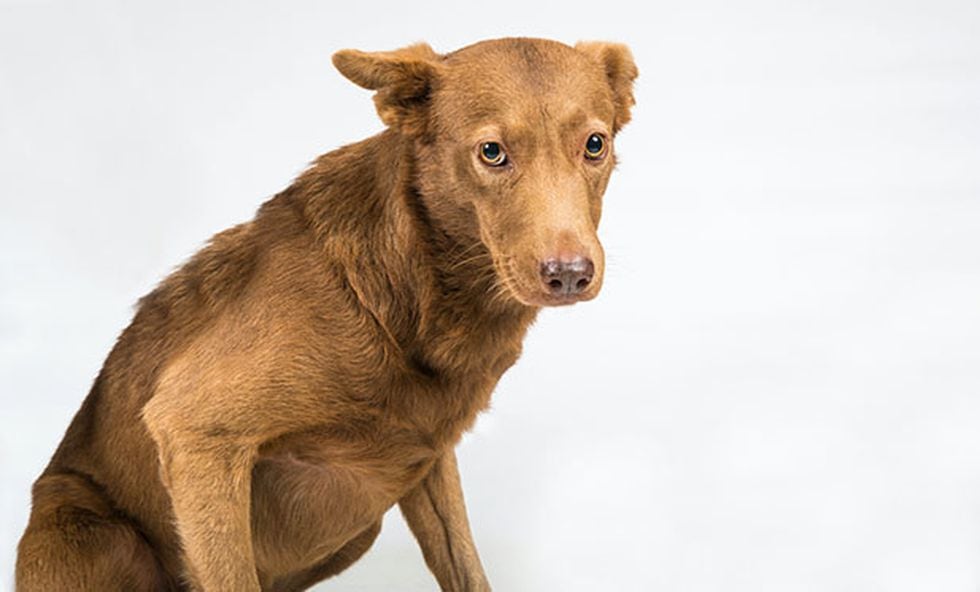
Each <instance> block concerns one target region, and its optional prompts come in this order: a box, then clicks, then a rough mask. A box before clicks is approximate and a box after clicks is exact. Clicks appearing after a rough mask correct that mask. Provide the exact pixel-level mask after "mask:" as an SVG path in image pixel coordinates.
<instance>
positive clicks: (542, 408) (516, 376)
mask: <svg viewBox="0 0 980 592" xmlns="http://www.w3.org/2000/svg"><path fill="white" fill-rule="evenodd" d="M0 2H3V3H4V4H3V6H2V7H0V397H2V403H0V404H2V407H0V588H5V587H10V586H11V583H12V566H13V557H14V548H15V544H16V540H17V539H18V538H19V536H20V533H21V531H22V529H23V527H24V524H25V521H26V517H27V513H28V507H29V506H28V504H29V497H28V492H29V486H30V483H31V481H32V480H33V479H34V478H35V477H36V476H37V474H38V473H39V472H40V471H41V469H42V468H43V466H44V464H45V463H46V462H47V459H48V458H49V456H50V455H51V453H52V452H53V450H54V447H55V446H56V444H57V443H58V441H59V440H60V438H61V434H62V432H63V430H64V429H65V427H66V426H67V424H68V421H69V419H70V417H71V415H72V414H73V413H74V412H75V410H76V409H77V407H78V406H79V404H80V403H81V401H82V399H83V397H84V396H85V394H86V392H87V390H88V387H89V385H90V383H91V381H92V379H93V378H94V376H95V375H96V373H97V371H98V369H99V366H100V364H101V363H102V360H103V359H104V357H105V355H106V354H107V352H108V351H109V349H110V347H111V345H112V343H113V341H114V339H115V337H116V336H117V335H118V333H119V332H120V331H121V330H122V328H123V327H124V326H125V325H126V324H127V323H128V322H129V319H130V317H131V314H132V308H131V307H132V305H133V304H134V303H135V302H136V300H137V298H138V297H139V296H141V295H142V294H144V293H146V292H147V291H148V290H150V289H151V287H152V286H153V285H154V284H155V283H156V282H157V281H159V280H160V279H161V278H162V277H164V275H166V274H167V273H168V272H169V271H170V270H171V269H173V268H174V266H176V265H177V264H179V263H180V262H181V261H182V260H184V259H185V258H186V257H188V256H189V255H190V254H191V253H193V252H194V251H195V250H196V249H197V248H199V247H200V246H201V244H202V243H203V241H204V240H205V239H206V238H208V237H209V236H210V235H211V234H213V233H215V232H217V231H219V230H221V229H223V228H225V227H228V226H230V225H232V224H235V223H237V222H240V221H243V220H245V219H248V218H249V217H251V215H252V213H253V212H254V210H255V209H256V207H257V206H258V205H259V204H260V203H261V202H262V201H264V200H265V199H267V198H269V197H270V196H271V195H273V194H274V193H275V192H277V191H278V190H280V189H282V188H284V187H285V186H286V185H287V184H288V183H289V182H290V180H291V179H292V178H293V177H294V176H295V175H296V174H297V173H298V172H299V171H300V170H301V169H302V168H303V167H304V166H305V163H306V162H308V161H310V160H311V159H312V158H313V157H315V156H316V155H317V154H320V153H323V152H326V151H328V150H331V149H333V148H336V147H338V146H340V145H342V144H345V143H348V142H351V141H355V140H358V139H360V138H363V137H366V136H368V135H370V134H373V133H375V132H377V131H378V130H379V129H380V123H379V122H378V120H377V118H376V116H375V114H374V110H373V107H372V105H371V101H370V95H369V93H368V92H366V91H363V90H361V89H358V88H356V87H354V86H353V85H352V84H350V83H349V82H347V81H346V80H344V79H343V78H342V77H341V76H340V75H339V74H338V73H337V72H336V71H334V70H333V69H332V67H331V65H330V55H331V53H332V52H334V51H336V50H338V49H341V48H345V47H353V48H359V49H368V50H374V49H392V48H395V47H398V46H401V45H404V44H408V43H411V42H414V41H419V40H426V41H429V42H430V43H431V44H432V45H433V46H434V47H435V48H436V49H437V50H442V51H449V50H452V49H455V48H457V47H460V46H462V45H466V44H468V43H471V42H474V41H477V40H479V39H483V38H489V37H499V36H505V35H532V36H540V37H551V38H556V39H558V40H561V41H565V42H569V43H573V42H575V41H576V40H579V39H609V40H617V41H622V42H626V43H628V44H630V45H631V46H632V48H633V52H634V54H635V56H636V60H637V62H638V64H639V67H640V70H641V78H640V80H639V81H638V87H637V93H636V94H637V100H638V105H637V107H636V109H635V120H634V122H633V123H631V124H630V125H629V126H628V127H627V128H626V129H625V131H624V132H623V133H622V135H621V136H620V138H619V141H618V143H617V147H618V150H619V153H620V157H621V165H620V167H619V170H618V172H617V173H616V174H615V176H614V180H613V182H612V184H611V185H610V187H609V191H608V194H607V199H606V204H607V205H606V214H605V218H604V220H603V227H602V232H601V235H602V238H603V241H604V243H605V245H606V249H607V252H608V258H609V264H608V270H607V273H608V275H607V278H606V283H605V288H604V290H603V294H602V295H601V296H600V297H599V299H598V300H596V301H594V302H590V303H588V304H584V305H580V306H576V307H573V308H571V309H563V310H549V311H546V312H545V313H544V314H543V315H542V317H541V319H540V321H539V322H538V323H537V325H536V326H535V327H534V328H533V329H532V331H531V333H530V336H529V337H528V340H527V344H526V349H525V353H524V356H523V358H522V359H521V360H520V362H518V364H517V366H516V367H515V368H514V369H513V370H512V371H510V372H509V373H508V374H507V375H506V376H505V378H504V380H503V381H502V382H501V384H500V387H499V388H498V389H497V392H496V395H495V398H494V408H493V409H492V410H491V411H490V412H489V413H487V414H485V415H484V416H483V417H482V418H481V419H480V421H479V423H478V425H477V427H476V429H475V430H474V432H473V433H472V434H470V435H468V436H467V437H466V438H465V439H464V441H463V443H462V444H461V446H460V449H459V450H460V452H459V454H460V458H461V467H462V472H463V479H464V487H465V490H466V494H467V500H468V503H469V506H470V516H471V520H472V523H473V529H474V531H475V535H476V539H477V543H478V545H479V547H480V549H481V552H482V556H483V558H484V562H485V564H486V566H487V570H488V572H489V573H490V576H491V579H492V581H493V582H494V584H495V587H496V589H498V590H502V591H541V590H544V591H552V590H554V591H590V592H591V591H631V590H665V591H721V590H724V591H726V592H727V591H746V592H750V591H751V592H759V591H769V590H771V591H778V592H783V591H788V590H789V591H808V590H821V591H834V592H837V591H856V592H858V591H859V592H868V591H913V590H916V591H929V592H935V591H943V592H946V591H959V590H963V591H976V590H977V589H978V587H980V172H978V171H980V3H978V2H976V0H970V1H964V2H958V3H957V2H936V1H931V2H925V1H923V2H918V3H913V2H901V1H881V2H869V1H863V0H861V1H849V2H803V1H793V2H777V1H771V2H765V1H758V0H755V1H747V2H737V3H735V2H725V1H724V0H705V1H697V0H696V1H693V2H691V1H683V2H682V1H675V2H669V3H668V2H652V3H642V4H639V3H638V4H636V5H633V6H627V5H616V4H613V3H610V2H605V1H598V0H597V1H593V2H588V3H585V2H580V3H574V4H573V3H570V2H548V3H545V2H538V3H534V2H528V1H523V2H509V1H503V0H490V1H485V2H479V3H457V2H453V3H449V2H446V3H442V4H439V5H438V6H437V5H436V3H427V4H425V5H423V4H422V3H411V2H405V1H401V2H391V3H380V2H369V1H362V2H343V3H330V2H302V3H299V2H261V3H260V2H252V3H243V2H239V3H231V2H228V3H225V4H222V5H218V4H207V3H201V2H155V3H142V4H138V3H136V2H118V3H115V4H112V3H107V2H84V3H83V2H19V3H18V2H15V3H13V4H10V3H9V0H0ZM205 4H207V5H206V6H205ZM434 588H435V584H434V582H433V580H432V578H431V577H430V576H429V575H428V573H427V572H426V570H425V567H424V564H423V562H422V559H421V555H420V553H419V551H418V550H417V548H416V547H415V545H414V542H413V541H412V540H411V538H410V535H409V534H408V533H407V531H406V529H405V527H404V526H403V523H402V520H401V517H400V516H399V515H398V514H397V512H394V513H392V514H390V515H389V516H388V519H387V521H386V523H385V529H384V532H383V533H382V535H381V537H380V538H379V540H378V542H377V543H376V544H375V546H374V548H373V550H372V551H371V552H370V553H369V554H368V556H367V557H366V558H365V559H364V560H363V561H362V562H361V563H359V564H357V565H356V566H355V567H354V568H352V569H351V570H349V571H348V572H347V573H345V574H344V575H343V576H342V577H340V578H338V579H335V580H332V581H330V582H328V583H327V584H325V585H323V586H322V589H324V590H399V591H402V590H408V591H414V590H419V591H425V590H433V589H434Z"/></svg>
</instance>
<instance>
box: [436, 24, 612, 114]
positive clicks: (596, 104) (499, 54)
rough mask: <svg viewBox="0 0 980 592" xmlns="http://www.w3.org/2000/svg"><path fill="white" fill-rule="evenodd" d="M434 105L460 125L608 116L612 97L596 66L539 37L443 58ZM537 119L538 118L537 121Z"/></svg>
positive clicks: (501, 42)
mask: <svg viewBox="0 0 980 592" xmlns="http://www.w3.org/2000/svg"><path fill="white" fill-rule="evenodd" d="M445 66H446V67H445V69H444V70H443V76H442V81H441V84H440V88H439V92H438V95H439V96H438V98H437V103H438V104H440V105H441V106H442V107H443V108H444V109H445V110H451V111H452V113H453V116H454V117H455V118H457V122H458V123H462V124H465V123H471V122H472V123H476V122H485V121H487V120H492V119H503V120H506V119H522V120H525V121H526V120H527V118H528V115H529V114H540V113H548V114H552V115H554V116H556V117H562V116H563V115H565V114H573V113H575V114H577V113H587V114H588V115H589V116H591V117H597V118H600V119H606V118H607V117H608V118H611V117H612V97H611V91H610V87H609V85H608V82H607V79H606V77H605V74H604V73H603V71H602V69H601V68H600V67H599V65H598V64H595V63H593V62H592V61H591V60H590V59H589V58H588V57H587V56H586V55H584V54H582V53H581V52H579V51H578V50H576V49H575V48H573V47H569V46H567V45H564V44H562V43H558V42H556V41H548V40H542V39H501V40H495V41H488V42H482V43H478V44H476V45H472V46H469V47H466V48H463V49H461V50H459V51H457V52H454V53H452V54H449V55H448V56H446V61H445ZM535 118H536V117H535Z"/></svg>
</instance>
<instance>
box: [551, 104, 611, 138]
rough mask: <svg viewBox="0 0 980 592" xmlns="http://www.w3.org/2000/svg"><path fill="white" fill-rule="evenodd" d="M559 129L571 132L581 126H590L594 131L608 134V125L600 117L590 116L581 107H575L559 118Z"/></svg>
mask: <svg viewBox="0 0 980 592" xmlns="http://www.w3.org/2000/svg"><path fill="white" fill-rule="evenodd" d="M559 125H560V126H561V131H562V133H563V134H565V133H573V132H577V131H579V130H581V129H582V128H583V127H591V128H593V130H595V131H600V132H602V133H605V134H608V133H609V129H608V127H609V126H608V125H606V123H605V122H604V121H602V120H601V119H598V118H596V117H590V116H589V115H588V114H587V113H586V112H585V111H584V110H582V109H581V108H576V109H575V110H574V111H572V112H571V113H569V114H568V115H566V116H565V117H563V118H562V119H561V123H560V124H559Z"/></svg>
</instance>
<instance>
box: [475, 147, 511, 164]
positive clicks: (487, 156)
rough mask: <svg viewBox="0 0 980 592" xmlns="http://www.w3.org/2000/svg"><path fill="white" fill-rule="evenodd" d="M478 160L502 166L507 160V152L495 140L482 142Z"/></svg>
mask: <svg viewBox="0 0 980 592" xmlns="http://www.w3.org/2000/svg"><path fill="white" fill-rule="evenodd" d="M480 160H482V161H483V162H484V163H486V164H488V165H490V166H494V167H497V166H503V165H504V163H506V162H507V153H506V152H504V148H503V146H501V145H500V144H498V143H497V142H484V143H483V144H481V145H480Z"/></svg>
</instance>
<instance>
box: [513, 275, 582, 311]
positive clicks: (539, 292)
mask: <svg viewBox="0 0 980 592" xmlns="http://www.w3.org/2000/svg"><path fill="white" fill-rule="evenodd" d="M504 287H505V288H506V291H507V293H508V295H509V296H510V297H511V298H512V299H513V300H515V301H517V302H518V303H520V304H522V305H524V306H531V307H536V308H541V307H545V306H569V305H572V304H575V303H576V302H585V301H586V300H592V299H593V298H595V297H596V296H598V295H599V288H600V286H599V284H598V283H597V284H595V285H594V286H590V287H589V289H588V290H586V291H584V292H582V293H580V294H574V295H573V294H566V295H556V294H552V293H550V292H547V291H546V290H544V289H542V288H537V289H534V288H530V287H528V286H525V285H521V284H520V283H519V282H517V281H515V280H513V279H509V278H508V280H505V281H504Z"/></svg>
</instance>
